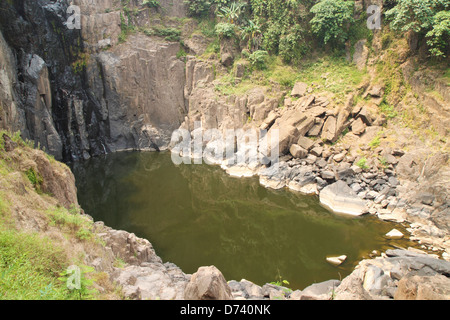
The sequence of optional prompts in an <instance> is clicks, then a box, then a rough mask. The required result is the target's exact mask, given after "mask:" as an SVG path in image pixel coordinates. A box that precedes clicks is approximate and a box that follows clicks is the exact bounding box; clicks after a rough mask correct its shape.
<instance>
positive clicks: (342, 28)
mask: <svg viewBox="0 0 450 320" xmlns="http://www.w3.org/2000/svg"><path fill="white" fill-rule="evenodd" d="M353 10H354V2H353V1H344V0H321V1H320V2H318V3H317V4H315V5H314V6H313V7H312V8H311V12H312V13H313V14H314V17H313V18H312V19H311V22H310V23H311V29H312V32H313V33H314V34H316V35H317V36H318V37H319V38H320V39H321V40H322V41H323V42H324V43H325V44H326V43H328V42H333V43H344V42H345V41H346V40H347V38H348V30H349V27H350V24H351V23H352V22H354V19H353Z"/></svg>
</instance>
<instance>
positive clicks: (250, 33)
mask: <svg viewBox="0 0 450 320" xmlns="http://www.w3.org/2000/svg"><path fill="white" fill-rule="evenodd" d="M241 31H242V39H243V40H247V41H248V49H249V50H250V51H253V50H258V49H259V46H260V45H261V36H262V33H261V27H260V26H259V24H257V23H255V22H254V21H253V20H249V21H248V22H247V25H246V26H244V27H242V28H241Z"/></svg>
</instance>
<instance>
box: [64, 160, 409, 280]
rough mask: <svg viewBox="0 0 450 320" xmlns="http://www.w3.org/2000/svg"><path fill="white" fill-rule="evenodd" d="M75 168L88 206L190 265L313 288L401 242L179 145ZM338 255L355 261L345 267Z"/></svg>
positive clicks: (366, 221) (169, 258) (376, 223)
mask: <svg viewBox="0 0 450 320" xmlns="http://www.w3.org/2000/svg"><path fill="white" fill-rule="evenodd" d="M72 170H73V172H74V174H75V177H76V181H77V187H78V197H79V202H80V204H81V206H82V207H83V209H84V210H85V211H86V213H88V214H90V215H91V216H92V217H93V218H94V219H95V220H96V221H104V222H105V224H106V225H108V226H110V227H113V228H115V229H120V230H126V231H129V232H133V233H135V234H136V235H137V236H139V237H143V238H146V239H148V240H149V241H150V242H151V243H152V244H153V246H154V248H155V250H156V252H157V254H158V255H159V256H160V257H161V258H162V259H163V261H165V262H173V263H175V264H176V265H178V266H179V267H180V268H181V269H182V270H183V271H184V272H185V273H194V272H196V271H197V269H198V267H200V266H209V265H215V266H216V267H218V268H219V269H220V270H221V271H222V273H223V274H224V276H225V278H226V279H227V280H232V279H233V280H238V281H239V280H241V279H247V280H250V281H252V282H255V283H257V284H259V285H263V284H265V283H268V282H273V281H277V280H279V279H284V280H287V281H289V283H290V287H291V288H292V289H303V288H304V287H306V286H308V285H310V284H312V283H315V282H320V281H325V280H329V279H340V278H343V277H345V276H346V275H348V274H349V273H350V272H351V271H352V270H353V268H354V266H355V265H356V264H357V263H358V262H359V261H360V260H361V259H362V258H363V257H368V254H369V253H370V252H372V250H374V249H375V250H383V249H386V248H387V246H390V245H394V244H395V243H393V242H392V241H389V242H388V241H387V240H386V239H385V238H384V235H385V234H386V233H387V232H389V231H390V230H391V229H392V228H393V227H396V228H401V226H398V225H392V224H389V223H385V222H382V221H380V220H378V219H377V218H375V217H371V216H364V217H358V218H349V217H343V216H338V215H335V214H333V213H331V212H330V211H328V210H327V209H325V208H323V207H322V206H321V205H320V204H319V201H318V198H317V197H310V196H303V195H300V194H298V193H295V192H291V191H289V190H278V191H274V190H269V189H266V188H264V187H262V186H261V185H260V184H259V182H258V178H257V177H255V178H233V177H230V176H228V175H227V174H226V173H225V172H224V171H223V170H222V169H221V168H219V167H217V166H209V165H206V164H205V165H184V164H183V165H180V166H175V165H174V164H173V163H172V161H171V158H170V154H169V153H150V152H149V153H139V152H125V153H116V154H111V155H108V156H104V157H99V158H93V159H91V160H89V161H85V162H80V163H75V164H73V165H72ZM399 241H401V240H399ZM403 241H405V240H403ZM397 244H398V241H397ZM330 255H347V256H348V259H347V260H346V262H345V263H344V264H342V265H341V266H339V267H335V266H332V265H330V264H329V263H327V262H326V260H325V258H326V257H327V256H330Z"/></svg>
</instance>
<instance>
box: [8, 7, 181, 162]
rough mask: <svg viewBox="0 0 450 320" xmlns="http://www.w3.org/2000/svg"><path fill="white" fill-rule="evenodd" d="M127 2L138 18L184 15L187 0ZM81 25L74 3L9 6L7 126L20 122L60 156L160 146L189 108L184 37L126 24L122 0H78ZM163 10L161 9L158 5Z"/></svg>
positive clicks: (145, 22) (141, 21)
mask: <svg viewBox="0 0 450 320" xmlns="http://www.w3.org/2000/svg"><path fill="white" fill-rule="evenodd" d="M141 2H142V1H131V2H130V3H128V4H127V5H128V6H129V7H130V10H134V12H136V14H135V15H133V17H134V18H135V20H136V21H133V23H134V24H135V25H136V26H144V27H148V26H149V25H150V24H151V21H152V20H151V19H153V18H154V17H153V13H154V14H157V16H159V17H161V16H169V15H171V16H175V17H184V16H185V12H186V10H185V7H184V4H183V1H173V0H167V1H162V2H161V9H149V8H147V7H145V6H143V5H142V3H141ZM73 4H74V5H77V6H79V8H80V10H81V12H80V14H81V29H76V28H75V29H69V28H68V27H67V22H68V21H70V20H69V19H70V17H71V16H72V15H73V12H72V11H70V10H69V11H68V8H69V5H70V3H69V1H59V2H56V3H55V2H54V1H48V0H47V1H46V0H39V1H31V0H23V1H15V2H14V3H10V2H2V3H1V4H0V9H1V10H0V18H1V22H0V27H1V29H0V31H1V35H0V61H1V68H0V70H1V71H0V79H1V82H0V101H1V103H2V109H1V112H2V115H1V124H2V126H3V128H6V129H9V130H13V131H16V130H20V131H21V132H22V135H23V137H24V138H27V139H30V140H33V141H34V142H35V143H36V145H40V146H41V147H43V148H44V149H45V150H47V151H48V152H49V153H50V154H52V155H54V156H55V157H56V158H57V159H63V160H77V159H83V158H84V159H86V158H89V157H91V156H95V155H98V154H101V153H106V152H110V151H117V150H121V149H149V148H153V149H159V148H164V147H165V146H167V144H168V142H169V141H170V135H171V132H172V131H173V130H174V129H176V128H177V127H179V125H180V124H181V122H182V120H183V119H184V114H185V113H186V103H185V101H184V95H183V91H184V81H185V80H184V79H185V76H184V64H183V62H182V61H181V60H179V59H177V58H176V56H177V52H178V51H179V50H180V44H179V43H178V42H170V41H164V40H162V39H161V38H155V37H147V36H144V35H135V36H130V39H128V41H125V42H124V43H119V35H120V34H121V33H122V32H124V30H123V28H124V22H123V19H124V17H123V15H124V10H123V7H122V5H123V4H122V3H121V1H117V0H102V1H90V0H77V1H74V3H73ZM152 10H157V11H158V12H159V13H158V12H156V11H155V12H152Z"/></svg>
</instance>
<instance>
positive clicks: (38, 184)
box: [25, 168, 44, 192]
mask: <svg viewBox="0 0 450 320" xmlns="http://www.w3.org/2000/svg"><path fill="white" fill-rule="evenodd" d="M25 174H26V176H27V178H28V180H30V182H31V184H32V185H33V187H34V188H35V189H36V191H37V192H42V190H41V188H42V184H43V183H44V179H43V178H42V176H41V174H40V173H39V172H36V171H35V170H34V169H33V168H30V169H28V170H27V171H26V172H25Z"/></svg>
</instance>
